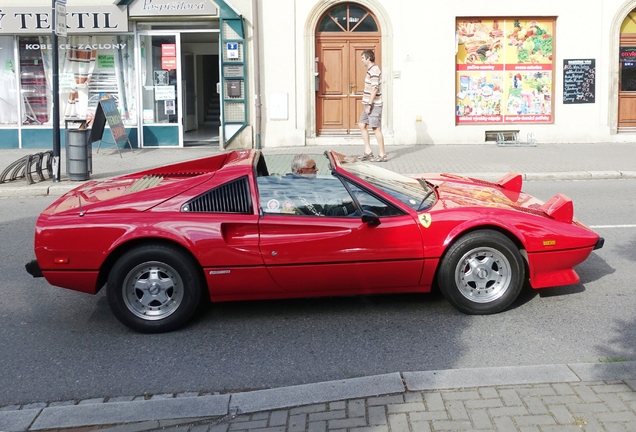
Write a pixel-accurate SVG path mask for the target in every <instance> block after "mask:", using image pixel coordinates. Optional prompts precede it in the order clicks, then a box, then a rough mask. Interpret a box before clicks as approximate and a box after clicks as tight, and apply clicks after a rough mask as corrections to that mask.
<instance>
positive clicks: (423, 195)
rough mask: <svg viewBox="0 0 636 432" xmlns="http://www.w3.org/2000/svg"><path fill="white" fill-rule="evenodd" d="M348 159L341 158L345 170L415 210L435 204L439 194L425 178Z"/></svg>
mask: <svg viewBox="0 0 636 432" xmlns="http://www.w3.org/2000/svg"><path fill="white" fill-rule="evenodd" d="M347 159H348V158H346V159H341V164H342V167H343V168H344V169H345V170H347V171H348V172H350V173H351V174H354V175H356V176H358V177H360V178H361V179H362V180H364V181H366V182H369V183H370V184H372V185H373V186H375V187H377V188H378V189H381V190H382V191H384V192H386V193H387V194H389V195H391V196H392V197H394V198H396V199H398V200H400V201H401V202H403V203H404V204H406V205H407V206H409V207H411V208H412V209H413V210H416V211H420V210H425V209H428V208H430V207H431V206H432V205H433V204H435V200H436V199H437V195H436V194H435V193H433V191H434V190H433V188H432V187H431V185H430V184H428V183H426V182H425V181H424V180H421V179H414V178H411V177H406V176H404V175H402V174H398V173H395V172H393V171H389V170H387V169H384V168H380V167H379V166H377V165H371V164H368V163H364V162H357V161H355V162H348V161H347Z"/></svg>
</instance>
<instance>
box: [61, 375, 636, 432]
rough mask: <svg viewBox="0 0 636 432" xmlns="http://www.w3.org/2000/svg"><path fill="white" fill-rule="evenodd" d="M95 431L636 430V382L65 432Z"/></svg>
mask: <svg viewBox="0 0 636 432" xmlns="http://www.w3.org/2000/svg"><path fill="white" fill-rule="evenodd" d="M97 429H99V430H100V432H106V431H108V432H137V431H160V430H161V431H175V432H176V431H183V432H230V431H231V432H326V431H336V432H346V431H348V432H426V431H483V432H486V431H521V432H570V431H572V432H577V431H636V380H613V381H591V382H576V383H552V384H536V385H516V386H487V387H475V388H462V389H453V390H438V391H419V392H418V391H413V392H405V393H403V394H393V395H386V396H375V397H368V398H358V399H349V400H343V401H336V402H329V403H321V404H312V405H305V406H299V407H293V408H288V409H279V410H272V411H263V412H256V413H252V414H239V415H236V414H233V415H228V416H224V417H218V418H205V419H188V420H185V421H184V420H181V421H176V420H170V421H156V422H142V423H134V424H128V425H119V426H102V427H94V428H82V429H77V428H75V429H67V430H66V431H81V432H88V431H90V430H97ZM60 431H62V430H60Z"/></svg>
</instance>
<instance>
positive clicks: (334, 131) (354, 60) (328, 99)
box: [316, 3, 382, 135]
mask: <svg viewBox="0 0 636 432" xmlns="http://www.w3.org/2000/svg"><path fill="white" fill-rule="evenodd" d="M380 41H381V33H380V28H379V26H378V23H377V20H376V18H375V16H374V15H373V14H372V13H371V12H369V11H368V10H367V9H365V8H364V7H362V6H360V5H357V4H354V3H342V4H339V5H337V6H335V7H333V8H331V9H330V10H328V11H327V12H326V13H325V14H324V15H323V16H322V17H321V18H320V20H319V21H318V26H317V28H316V71H317V76H316V132H317V135H348V134H351V133H352V132H354V133H356V132H358V127H357V122H358V119H359V118H360V113H361V111H362V103H361V102H360V101H361V99H362V93H363V91H364V77H365V73H366V70H365V69H364V66H363V65H362V62H361V61H360V55H361V53H362V51H364V50H366V49H372V50H373V51H374V53H375V62H376V63H377V64H382V60H381V59H382V53H381V43H380Z"/></svg>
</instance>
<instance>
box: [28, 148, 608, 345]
mask: <svg viewBox="0 0 636 432" xmlns="http://www.w3.org/2000/svg"><path fill="white" fill-rule="evenodd" d="M325 158H326V160H324V161H320V160H318V162H319V164H320V165H322V166H325V167H327V166H328V168H329V169H328V170H326V171H328V173H325V174H323V173H321V174H317V175H307V176H303V175H291V174H274V173H270V172H269V171H268V167H267V163H266V160H265V156H264V155H263V154H262V153H261V152H260V151H257V150H239V151H232V152H228V153H223V154H219V155H216V156H211V157H207V158H203V159H198V160H192V161H188V162H183V163H177V164H173V165H169V166H165V167H161V168H156V169H151V170H147V171H143V172H139V173H136V174H130V175H124V176H121V177H116V178H112V179H108V180H104V181H89V182H87V183H85V184H83V185H81V186H79V187H77V188H76V189H74V190H73V191H71V192H68V193H67V194H66V195H64V196H62V197H60V198H59V199H58V200H57V201H56V202H55V203H53V204H52V205H51V206H49V207H48V208H47V209H46V210H44V211H43V212H42V214H41V215H40V216H39V218H38V220H37V223H36V227H35V255H36V258H37V260H34V261H32V262H30V263H28V264H27V265H26V267H27V271H28V272H29V273H30V274H31V275H33V276H36V277H38V276H44V277H45V278H46V280H47V281H48V282H49V283H50V284H52V285H55V286H59V287H63V288H68V289H72V290H77V291H82V292H85V293H89V294H96V293H97V292H98V291H99V290H100V289H101V288H102V287H103V286H104V285H106V289H107V298H108V303H109V305H110V307H111V309H112V311H113V313H114V314H115V316H116V317H117V318H118V319H119V320H120V321H121V322H122V323H123V324H125V325H126V326H128V327H130V328H132V329H134V330H137V331H140V332H148V333H151V332H164V331H170V330H174V329H176V328H178V327H180V326H182V325H183V324H184V323H186V322H187V321H188V319H189V318H190V317H191V316H192V314H193V313H194V312H195V310H196V309H197V307H198V305H199V304H200V303H201V301H202V299H203V297H202V296H204V295H207V296H209V298H210V299H211V300H212V301H231V300H254V299H274V298H291V297H312V296H339V295H353V294H380V293H406V292H429V291H430V290H431V286H432V285H433V283H434V282H437V285H438V286H439V288H440V290H441V291H442V293H443V294H444V296H445V297H446V298H447V299H448V301H449V302H450V303H451V304H452V305H453V306H455V307H456V308H457V309H458V310H460V311H462V312H464V313H467V314H492V313H496V312H500V311H502V310H504V309H506V308H507V307H508V306H510V304H511V303H512V302H513V301H514V300H515V298H516V297H517V296H518V294H519V292H520V291H521V289H522V287H523V285H524V283H525V282H526V281H529V284H530V286H531V287H532V288H535V289H537V288H546V287H554V286H559V285H566V284H573V283H576V282H578V281H579V277H578V276H577V274H576V272H575V271H574V266H576V265H577V264H579V263H581V262H582V261H584V260H585V259H586V258H587V257H588V256H589V255H590V253H591V252H592V250H594V249H598V248H600V247H602V245H603V238H601V237H599V235H598V234H596V233H595V232H594V231H592V230H591V229H590V228H588V227H586V226H585V225H583V224H582V223H580V222H579V221H577V220H576V219H574V218H573V206H572V201H571V200H570V199H569V198H567V197H566V196H564V195H560V194H558V195H555V196H554V197H553V198H551V199H550V200H548V201H547V202H545V203H544V202H542V201H540V200H538V199H536V198H534V197H532V196H530V195H527V194H525V193H523V192H522V191H521V185H522V179H521V175H520V174H514V173H513V174H508V175H506V176H504V177H503V178H501V179H500V180H499V181H496V182H489V181H483V180H478V179H474V178H468V177H462V176H458V175H452V174H436V175H431V176H425V177H420V178H411V177H406V176H403V175H400V174H396V173H394V172H391V171H388V170H386V169H383V168H380V167H379V166H377V164H367V163H363V162H358V161H354V160H351V158H348V157H345V156H344V155H341V154H338V153H336V152H333V151H330V152H325Z"/></svg>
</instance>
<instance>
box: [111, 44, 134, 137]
mask: <svg viewBox="0 0 636 432" xmlns="http://www.w3.org/2000/svg"><path fill="white" fill-rule="evenodd" d="M112 43H113V44H114V45H118V46H119V47H120V48H119V49H115V50H114V55H115V78H116V81H117V90H118V99H119V100H118V108H119V111H120V114H121V119H122V121H123V123H124V124H126V125H134V124H137V86H136V84H137V80H136V74H135V56H134V52H135V50H134V37H133V35H124V36H114V37H113V41H112Z"/></svg>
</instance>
